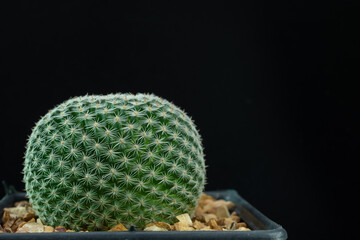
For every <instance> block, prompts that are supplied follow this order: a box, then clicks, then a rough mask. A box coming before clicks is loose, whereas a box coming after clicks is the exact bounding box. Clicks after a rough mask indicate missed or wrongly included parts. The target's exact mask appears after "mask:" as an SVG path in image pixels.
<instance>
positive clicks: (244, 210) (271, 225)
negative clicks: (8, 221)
mask: <svg viewBox="0 0 360 240" xmlns="http://www.w3.org/2000/svg"><path fill="white" fill-rule="evenodd" d="M5 191H6V194H5V196H4V197H3V198H2V199H1V200H0V216H2V211H3V208H4V207H7V206H10V205H11V204H12V203H13V202H16V201H20V200H24V199H25V193H23V192H17V191H16V190H15V189H14V188H13V187H11V186H10V187H7V186H5ZM206 194H208V195H211V196H213V197H215V198H216V199H224V200H227V201H232V202H233V203H235V205H236V208H235V211H236V212H237V213H238V215H239V216H240V217H241V218H242V219H243V220H244V221H245V222H246V223H247V224H248V226H249V227H250V229H252V231H189V232H186V231H169V232H144V231H134V230H133V229H130V230H129V231H127V232H68V233H64V232H59V233H0V240H2V239H6V240H12V239H26V240H33V239H34V240H35V239H38V240H45V239H51V240H60V239H61V240H65V239H67V240H72V239H74V240H75V239H76V240H85V239H87V240H90V239H91V240H110V239H111V240H115V239H116V240H121V239H252V240H255V239H262V240H264V239H287V233H286V231H285V229H284V228H282V227H281V226H280V225H279V224H277V223H275V222H273V221H272V220H270V219H269V218H267V217H266V216H264V215H263V214H262V213H261V212H259V211H258V210H257V209H256V208H254V207H253V206H251V205H250V204H249V203H248V202H247V201H245V200H244V199H243V198H242V197H241V196H240V195H239V194H238V193H237V192H236V191H235V190H221V191H209V192H206ZM0 222H1V217H0Z"/></svg>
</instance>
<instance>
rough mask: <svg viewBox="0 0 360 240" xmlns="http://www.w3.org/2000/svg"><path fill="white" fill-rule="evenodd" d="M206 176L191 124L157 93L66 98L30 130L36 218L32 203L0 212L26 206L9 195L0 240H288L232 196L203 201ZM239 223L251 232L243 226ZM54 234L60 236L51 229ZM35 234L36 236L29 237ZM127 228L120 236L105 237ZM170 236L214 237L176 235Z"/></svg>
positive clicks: (27, 174) (29, 190) (28, 160)
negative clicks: (178, 231)
mask: <svg viewBox="0 0 360 240" xmlns="http://www.w3.org/2000/svg"><path fill="white" fill-rule="evenodd" d="M205 167H206V166H205V160H204V153H203V147H202V142H201V137H200V135H199V132H198V130H197V129H196V126H195V124H194V122H193V121H192V120H191V118H190V117H189V116H187V114H186V113H185V112H184V111H183V110H181V109H179V108H178V107H176V106H175V105H174V104H172V103H170V102H169V101H167V100H165V99H162V98H160V97H157V96H155V95H153V94H136V95H133V94H109V95H92V96H88V95H87V96H82V97H76V98H72V99H69V100H67V101H65V102H64V103H62V104H60V105H58V106H56V107H55V108H53V109H52V110H50V111H49V112H48V113H47V114H46V115H45V116H43V117H41V119H40V120H39V121H38V122H37V123H36V125H35V127H34V128H33V131H32V134H31V135H30V137H29V139H28V142H27V146H26V153H25V162H24V169H23V173H24V178H23V180H24V182H25V190H26V196H27V198H28V199H29V203H30V204H31V207H30V208H29V209H31V211H32V212H27V210H28V206H29V205H28V204H29V203H28V202H25V203H24V202H20V203H17V204H18V206H20V208H15V207H14V208H7V209H6V211H5V208H4V207H6V206H8V205H9V203H10V202H14V201H19V200H23V199H24V194H23V193H19V192H17V191H15V190H14V189H12V188H9V189H12V190H11V191H10V190H6V192H7V195H6V196H5V197H4V198H3V199H2V200H1V199H0V214H2V212H4V215H3V218H2V220H3V221H4V220H6V224H5V225H6V227H5V228H4V229H2V226H1V225H0V233H1V234H0V239H22V236H24V235H22V234H20V235H19V234H13V235H11V236H8V234H10V233H9V232H15V231H14V229H17V230H16V232H18V233H21V232H22V233H23V234H27V233H30V234H35V235H36V233H34V232H45V233H38V234H40V235H37V236H35V235H26V236H24V237H26V238H28V239H32V238H33V237H34V238H36V239H53V238H54V236H53V235H51V234H52V233H51V232H60V233H58V235H57V236H59V237H60V238H61V239H62V238H66V239H88V238H89V236H87V235H84V234H83V233H80V232H77V231H91V232H92V233H91V234H92V235H91V237H92V238H93V239H104V238H107V239H121V238H124V239H132V238H134V239H146V238H148V237H151V238H174V239H176V238H178V239H192V238H207V239H216V238H221V239H227V238H228V239H233V238H234V237H235V238H237V239H247V238H251V239H266V238H268V239H286V237H287V235H286V232H285V230H284V229H282V227H281V226H280V225H278V224H276V223H274V222H272V221H271V220H269V219H268V218H266V217H265V216H264V215H262V214H261V213H260V212H258V211H257V210H256V209H255V208H253V207H252V206H251V205H249V204H248V203H247V202H246V201H245V200H244V199H242V198H241V197H240V196H239V195H238V194H237V193H236V191H233V190H228V191H218V192H209V193H208V194H209V195H205V194H203V191H204V185H205V180H206V177H205V175H206V174H205ZM5 189H7V187H6V186H5ZM218 198H220V199H221V198H222V199H226V200H228V201H224V200H221V201H223V202H222V203H223V204H224V203H226V204H230V205H232V208H234V207H235V208H236V209H235V210H236V211H233V212H232V214H231V216H230V213H229V211H228V209H227V208H226V207H225V206H223V208H221V206H220V205H218V203H220V202H218V201H215V199H218ZM200 200H201V201H200ZM199 201H200V202H199ZM234 203H235V204H234ZM206 204H207V205H206ZM215 205H217V209H216V212H213V213H216V216H215V215H214V214H211V213H210V214H207V218H208V219H206V217H205V215H201V214H203V213H204V212H206V211H208V210H213V211H214V210H215V209H211V208H209V207H208V206H211V207H213V206H215ZM2 208H4V211H2ZM205 209H207V210H205ZM195 210H196V212H195ZM220 210H221V211H220ZM199 212H200V215H199ZM13 213H16V214H15V215H17V216H15V215H13V216H12V214H13ZM237 214H240V216H241V218H244V220H245V221H246V222H248V224H249V225H246V223H244V222H241V223H240V222H239V221H240V217H239V216H238V215H237ZM20 215H22V217H19V216H20ZM194 215H195V216H196V217H194V218H193V220H194V222H192V219H190V217H192V216H194ZM29 216H36V218H37V220H36V221H37V222H36V223H35V219H34V218H32V219H31V220H30V221H28V220H29V219H27V218H30V217H29ZM217 216H221V219H216V217H217ZM199 217H204V219H203V220H204V222H205V223H206V224H207V225H204V224H203V223H201V222H199V221H197V220H196V218H199ZM213 217H215V218H213ZM26 219H27V220H26ZM26 221H27V222H26ZM31 221H33V222H31ZM178 221H180V222H178ZM0 222H1V219H0ZM153 223H157V224H156V225H152V224H153ZM43 224H44V225H43ZM169 224H173V225H169ZM218 224H219V225H218ZM51 226H53V227H55V226H59V227H58V228H55V230H54V228H52V227H51ZM144 226H148V227H147V228H146V229H152V230H151V231H160V229H162V230H161V231H170V232H169V233H163V234H162V235H148V234H147V233H144V232H142V231H136V230H142V229H144ZM244 226H249V227H251V228H252V229H254V230H265V231H251V233H246V232H236V231H238V230H240V231H248V230H250V229H249V228H247V227H244ZM31 227H35V228H36V229H31V230H29V228H31ZM45 228H46V229H47V230H49V231H45ZM67 229H71V230H69V231H71V232H70V233H68V230H67ZM109 229H110V230H109ZM127 229H129V231H127V232H123V233H122V235H118V234H116V233H114V232H112V233H111V232H107V231H126V230H127ZM146 229H144V230H145V231H146ZM173 230H186V231H193V230H219V231H217V233H215V234H209V233H206V232H204V231H196V233H195V232H193V233H189V232H181V233H180V234H179V233H176V234H175V235H174V234H173V233H174V232H172V231H173ZM232 230H235V231H232ZM64 231H65V232H66V233H65V232H64ZM74 231H76V232H74ZM93 231H99V232H97V233H96V232H93ZM225 231H228V232H225ZM5 232H6V233H5ZM61 232H64V233H61ZM4 233H5V234H4ZM48 234H50V235H48ZM62 234H66V236H65V235H62ZM85 234H86V233H85ZM134 234H135V235H134ZM2 237H5V238H2Z"/></svg>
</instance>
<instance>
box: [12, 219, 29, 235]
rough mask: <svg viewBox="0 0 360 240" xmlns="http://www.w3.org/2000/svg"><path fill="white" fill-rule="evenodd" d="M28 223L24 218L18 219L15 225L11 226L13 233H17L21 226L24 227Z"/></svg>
mask: <svg viewBox="0 0 360 240" xmlns="http://www.w3.org/2000/svg"><path fill="white" fill-rule="evenodd" d="M25 223H26V222H25V221H24V220H23V219H22V218H18V219H16V221H15V222H14V224H13V225H12V226H11V231H12V232H16V230H17V229H18V228H19V227H20V226H21V227H22V226H23V225H24V224H25Z"/></svg>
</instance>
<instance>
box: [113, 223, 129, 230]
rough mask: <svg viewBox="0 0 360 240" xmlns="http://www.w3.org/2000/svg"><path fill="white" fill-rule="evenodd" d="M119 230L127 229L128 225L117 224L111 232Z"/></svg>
mask: <svg viewBox="0 0 360 240" xmlns="http://www.w3.org/2000/svg"><path fill="white" fill-rule="evenodd" d="M117 231H127V229H126V227H125V226H124V225H122V224H121V223H119V224H116V225H115V226H114V227H112V228H111V229H110V230H109V232H117Z"/></svg>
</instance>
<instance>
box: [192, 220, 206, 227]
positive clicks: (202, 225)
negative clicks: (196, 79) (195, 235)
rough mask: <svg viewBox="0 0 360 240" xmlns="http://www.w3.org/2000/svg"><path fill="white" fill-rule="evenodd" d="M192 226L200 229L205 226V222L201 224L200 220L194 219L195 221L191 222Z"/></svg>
mask: <svg viewBox="0 0 360 240" xmlns="http://www.w3.org/2000/svg"><path fill="white" fill-rule="evenodd" d="M193 227H194V228H195V229H202V228H204V227H206V226H205V224H203V223H202V222H200V221H198V220H195V221H194V224H193Z"/></svg>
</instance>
